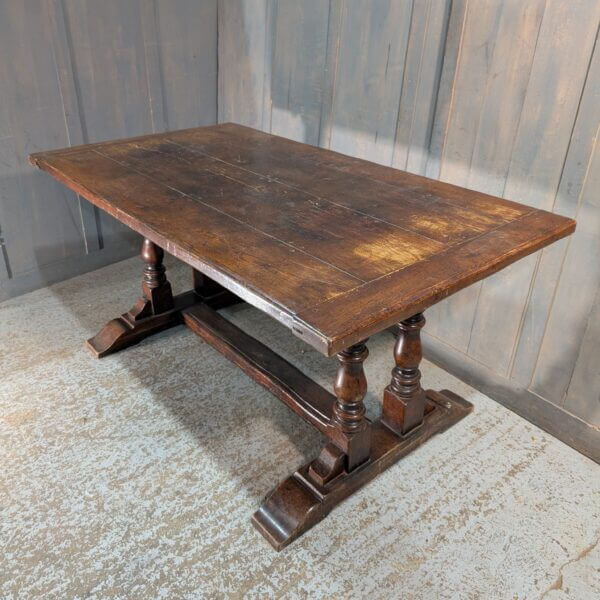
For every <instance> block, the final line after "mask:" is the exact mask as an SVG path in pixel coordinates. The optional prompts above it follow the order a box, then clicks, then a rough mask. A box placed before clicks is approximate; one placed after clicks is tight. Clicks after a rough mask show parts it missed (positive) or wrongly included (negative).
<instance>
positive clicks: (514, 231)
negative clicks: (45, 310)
mask: <svg viewBox="0 0 600 600" xmlns="http://www.w3.org/2000/svg"><path fill="white" fill-rule="evenodd" d="M31 162H32V163H33V164H35V165H37V166H38V167H40V168H41V169H43V170H45V171H47V172H48V173H50V174H51V175H53V176H54V177H55V178H56V179H58V180H59V181H62V182H63V183H64V184H66V185H67V186H68V187H70V188H71V189H73V190H74V191H76V192H77V193H78V194H80V195H81V196H83V197H84V198H86V199H87V200H89V201H90V202H92V203H93V204H95V205H97V206H98V207H100V208H102V209H103V210H105V211H106V212H108V213H110V214H111V215H113V216H114V217H116V218H117V219H118V220H119V221H122V222H123V223H125V224H126V225H128V226H129V227H131V228H132V229H134V230H135V231H137V232H139V233H140V234H142V235H143V236H145V237H147V238H149V239H150V240H152V241H153V242H155V243H156V244H158V245H160V246H161V247H163V248H164V249H165V251H167V252H169V253H171V254H173V255H175V256H176V257H178V258H180V259H182V260H184V261H185V262H187V263H188V264H190V265H191V266H193V267H194V268H196V269H198V270H199V271H201V272H203V273H205V274H206V275H208V276H209V277H211V278H213V279H215V280H216V281H218V282H219V283H221V284H222V285H223V286H224V287H226V288H228V289H230V290H231V291H233V292H234V293H236V294H237V295H238V296H240V297H242V298H243V299H244V300H246V301H248V302H249V303H251V304H253V305H255V306H257V307H258V308H260V309H262V310H264V311H266V312H268V313H269V314H270V315H272V316H273V317H275V318H276V319H278V320H279V321H281V322H283V323H284V324H285V325H287V326H288V327H290V328H291V329H292V331H293V332H294V333H295V334H296V335H298V336H300V337H301V338H302V339H304V340H306V341H307V342H308V343H310V344H311V345H313V346H314V347H315V348H317V349H318V350H319V351H321V352H322V353H324V354H326V355H329V356H330V355H332V354H334V353H335V352H338V351H339V350H341V349H343V348H345V347H347V346H349V345H351V344H353V343H356V342H358V341H360V340H361V339H364V338H365V337H368V336H369V335H371V334H373V333H375V332H377V331H379V330H381V329H383V328H385V327H388V326H390V325H392V324H393V323H395V322H398V321H400V320H402V319H405V318H407V317H409V316H411V315H413V314H415V313H417V312H421V311H423V310H424V309H425V308H427V307H428V306H430V305H432V304H434V303H436V302H438V301H439V300H441V299H443V298H445V297H447V296H449V295H450V294H452V293H454V292H456V291H458V290H460V289H462V288H464V287H466V286H468V285H469V284H471V283H473V282H475V281H478V280H480V279H483V278H484V277H486V276H488V275H490V274H492V273H494V272H496V271H498V270H500V269H502V268H503V267H505V266H507V265H509V264H510V263H512V262H514V261H515V260H517V259H519V258H522V257H523V256H526V255H527V254H530V253H532V252H534V251H536V250H538V249H540V248H542V247H543V246H546V245H548V244H550V243H552V242H553V241H555V240H557V239H559V238H561V237H564V236H566V235H568V234H570V233H571V232H573V231H574V229H575V221H573V220H572V219H568V218H565V217H561V216H559V215H555V214H552V213H549V212H546V211H543V210H538V209H535V208H531V207H529V206H525V205H523V204H517V203H515V202H511V201H508V200H503V199H500V198H496V197H493V196H489V195H486V194H482V193H479V192H475V191H472V190H467V189H464V188H461V187H457V186H454V185H450V184H447V183H443V182H440V181H435V180H432V179H427V178H425V177H421V176H418V175H413V174H410V173H406V172H403V171H398V170H396V169H392V168H390V167H385V166H382V165H378V164H374V163H370V162H367V161H364V160H360V159H356V158H351V157H349V156H344V155H342V154H338V153H336V152H332V151H330V150H324V149H322V148H316V147H314V146H309V145H306V144H301V143H298V142H293V141H291V140H287V139H284V138H281V137H277V136H274V135H269V134H266V133H262V132H259V131H256V130H254V129H250V128H248V127H242V126H240V125H234V124H231V123H226V124H222V125H215V126H211V127H201V128H196V129H187V130H182V131H174V132H168V133H162V134H155V135H149V136H144V137H139V138H131V139H125V140H118V141H110V142H101V143H97V144H88V145H85V146H78V147H73V148H67V149H63V150H54V151H49V152H40V153H37V154H33V155H31Z"/></svg>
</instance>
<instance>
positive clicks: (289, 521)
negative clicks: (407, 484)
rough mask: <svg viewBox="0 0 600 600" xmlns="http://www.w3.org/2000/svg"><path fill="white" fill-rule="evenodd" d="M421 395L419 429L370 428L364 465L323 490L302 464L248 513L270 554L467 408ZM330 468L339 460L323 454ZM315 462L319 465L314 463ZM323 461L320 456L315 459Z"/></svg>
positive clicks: (447, 394)
mask: <svg viewBox="0 0 600 600" xmlns="http://www.w3.org/2000/svg"><path fill="white" fill-rule="evenodd" d="M425 394H426V406H425V411H424V412H425V416H424V418H423V423H422V425H421V426H420V427H417V428H415V429H413V430H412V431H409V432H408V433H407V434H405V435H402V436H399V435H397V434H396V433H394V432H393V431H392V430H391V429H390V428H388V427H387V426H386V425H384V424H383V423H382V422H381V421H376V422H375V423H372V426H371V454H370V460H368V461H366V462H364V463H363V464H362V465H359V466H358V467H356V468H355V469H353V470H352V471H351V472H350V473H348V472H346V471H345V470H341V472H339V474H337V475H336V476H335V477H334V478H333V479H331V480H330V481H329V483H326V484H324V485H320V484H319V483H317V479H316V478H315V477H314V474H313V473H311V470H313V471H314V466H313V463H308V464H305V465H304V466H303V467H301V468H300V469H298V471H296V472H295V473H294V474H293V475H291V476H290V477H288V478H287V479H285V480H284V481H282V482H281V483H280V484H279V485H278V486H277V487H276V488H275V489H274V490H273V491H272V492H271V493H270V494H269V495H268V496H267V497H266V498H265V500H264V501H263V503H262V505H261V506H260V508H259V509H258V510H257V511H256V512H255V513H254V515H253V517H252V523H253V525H254V526H255V527H256V529H258V531H260V533H261V534H262V535H263V536H264V537H265V538H266V539H267V541H268V542H269V543H270V544H271V545H272V546H273V548H275V549H276V550H281V549H282V548H284V547H285V546H287V545H288V544H289V543H290V542H292V541H293V540H295V539H296V538H297V537H299V536H300V535H302V534H303V533H304V532H305V531H307V530H308V529H310V528H311V527H312V526H313V525H316V524H317V523H318V522H319V521H321V520H322V519H323V518H324V517H325V516H326V515H327V514H328V513H329V512H330V511H331V510H332V509H333V508H335V507H336V506H337V505H338V504H339V503H340V502H342V500H344V499H345V498H347V497H348V496H350V495H351V494H353V493H354V492H355V491H356V490H358V489H359V488H360V487H362V486H363V485H365V484H366V483H368V482H369V481H371V480H372V479H374V478H375V477H376V476H377V475H379V474H380V473H381V472H383V471H385V469H387V468H388V467H390V466H391V465H393V464H394V463H395V462H397V461H398V460H399V459H401V458H402V457H403V456H406V455H407V454H409V453H410V452H412V451H413V450H415V449H416V448H418V447H419V446H420V445H421V444H423V443H424V442H426V441H427V440H428V439H429V438H431V437H432V436H434V435H435V434H436V433H441V432H443V431H445V430H446V429H448V428H449V427H451V426H452V425H454V424H455V423H457V422H458V421H460V420H461V419H462V418H463V417H465V416H467V415H468V414H469V413H470V412H471V410H472V409H473V406H472V404H470V403H469V402H467V401H466V400H464V399H463V398H461V397H460V396H457V395H456V394H454V393H453V392H451V391H448V390H443V391H441V392H436V391H433V390H428V391H427V392H425ZM328 454H330V455H331V462H332V463H333V464H334V465H335V468H334V470H335V469H339V461H337V460H335V454H334V453H333V452H329V453H328ZM319 461H320V462H319ZM316 462H317V464H318V465H320V463H322V462H323V456H321V457H320V459H317V461H316Z"/></svg>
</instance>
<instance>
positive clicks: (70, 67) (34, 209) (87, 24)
mask: <svg viewBox="0 0 600 600" xmlns="http://www.w3.org/2000/svg"><path fill="white" fill-rule="evenodd" d="M216 118H217V2H216V0H203V1H202V2H197V1H195V0H127V1H126V2H124V1H122V0H0V300H2V299H4V298H7V297H9V296H14V295H16V294H19V293H23V292H26V291H29V290H31V289H34V288H36V287H39V286H41V285H45V284H46V283H49V282H52V281H57V280H60V279H65V278H67V277H69V276H72V275H75V274H77V273H79V272H82V271H85V270H90V269H92V268H96V267H98V266H101V265H103V264H106V263H109V262H112V261H114V260H116V259H118V258H122V257H125V256H130V255H131V254H132V253H135V252H137V251H138V247H139V244H138V240H137V238H136V237H135V236H134V235H132V234H131V233H129V232H128V230H127V229H126V228H124V227H122V226H120V225H119V224H118V223H117V222H116V221H114V220H113V219H111V218H110V217H108V216H107V215H105V214H104V213H102V212H100V211H97V210H95V209H94V208H93V207H92V206H91V205H90V204H88V203H87V202H85V201H83V200H80V199H79V198H77V197H76V196H75V195H74V194H72V193H71V192H69V191H67V190H66V189H65V188H64V187H63V186H61V185H59V184H57V183H54V182H53V181H52V180H51V179H50V178H49V177H47V176H44V175H43V174H42V173H40V172H39V171H36V170H35V169H33V167H31V166H29V165H28V163H27V156H28V154H29V153H30V152H35V151H38V150H46V149H50V148H57V147H62V146H68V145H75V144H82V143H86V142H93V141H99V140H103V139H108V138H116V137H125V136H132V135H140V134H145V133H152V132H155V131H163V130H166V129H178V128H183V127H193V126H197V125H205V124H211V123H214V122H216Z"/></svg>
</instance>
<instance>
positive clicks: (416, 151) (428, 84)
mask: <svg viewBox="0 0 600 600" xmlns="http://www.w3.org/2000/svg"><path fill="white" fill-rule="evenodd" d="M450 5H451V2H450V0H446V1H441V0H419V1H417V2H415V3H414V8H413V12H412V22H411V27H410V36H409V40H408V49H407V53H406V61H405V65H404V77H403V82H402V96H401V98H400V107H399V110H398V124H397V127H396V137H395V144H394V155H393V160H392V166H393V167H396V168H397V169H403V170H405V171H410V172H411V173H419V174H423V175H424V174H425V170H426V167H427V161H428V154H429V144H430V140H431V131H432V128H433V116H434V113H435V106H436V98H437V92H438V84H439V79H440V74H441V68H442V59H443V54H444V45H445V40H446V29H447V26H448V17H449V11H450Z"/></svg>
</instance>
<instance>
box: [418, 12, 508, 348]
mask: <svg viewBox="0 0 600 600" xmlns="http://www.w3.org/2000/svg"><path fill="white" fill-rule="evenodd" d="M457 9H458V10H459V11H461V10H462V9H463V7H462V5H460V4H459V5H458V7H457ZM502 10H503V4H502V3H500V2H486V3H469V4H467V6H466V9H465V14H464V21H463V22H462V23H461V25H462V29H461V31H462V36H461V40H460V50H459V52H458V53H457V56H456V60H457V64H456V67H454V74H453V75H454V77H453V78H452V80H449V78H447V80H446V81H445V83H446V84H451V85H452V89H451V91H450V92H449V100H448V116H447V120H446V123H445V128H444V137H443V140H442V148H441V151H440V158H439V164H440V171H439V178H440V179H442V180H443V181H449V182H450V183H454V184H456V185H463V186H465V185H467V182H468V178H469V172H470V169H471V161H472V158H473V152H474V149H475V143H476V141H477V131H478V128H479V123H480V114H481V112H482V107H483V101H484V98H485V88H486V83H487V81H488V76H489V75H490V68H491V63H492V59H493V56H494V46H495V44H496V42H497V31H498V27H499V24H500V19H501V16H502ZM505 10H506V9H505ZM453 11H454V7H453ZM457 21H458V19H457V20H456V21H454V23H455V24H458V22H460V21H458V22H457ZM480 289H481V285H480V284H476V285H472V286H469V287H467V288H465V289H464V290H461V291H460V292H458V293H457V294H455V295H454V296H451V297H450V298H448V299H447V300H445V301H443V302H440V303H439V304H438V305H436V306H434V307H432V308H431V309H430V310H429V311H428V313H427V314H428V317H429V321H428V322H429V327H430V331H431V334H432V335H435V336H436V337H439V338H440V339H443V340H445V341H447V342H448V344H450V345H451V346H452V347H453V348H456V349H457V350H460V351H461V352H465V353H466V351H467V348H468V346H469V339H470V334H471V327H472V323H473V315H474V309H475V305H476V303H477V298H478V296H479V291H480Z"/></svg>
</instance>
